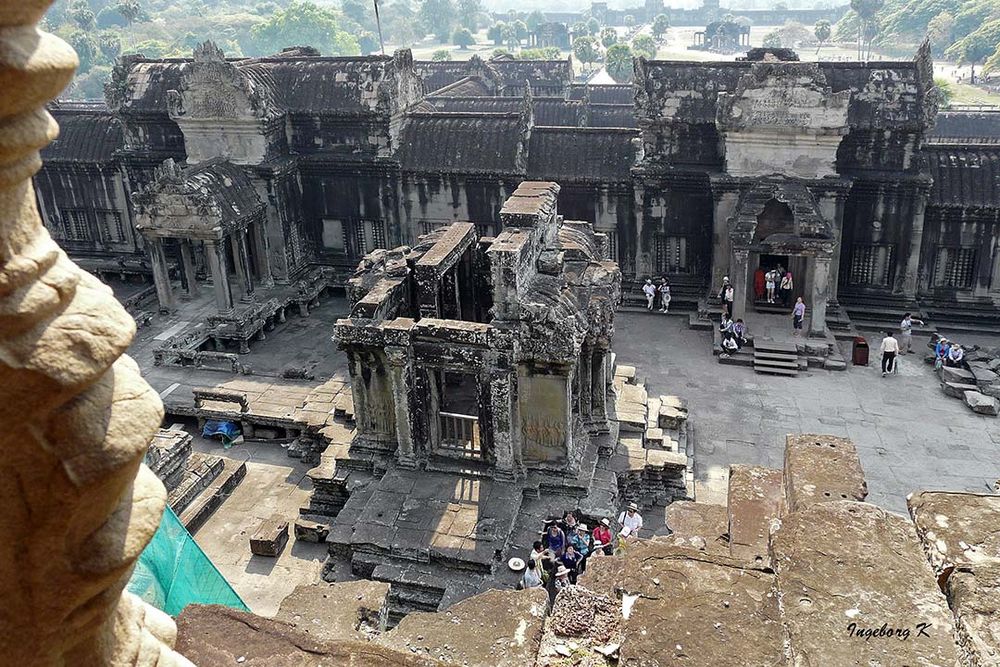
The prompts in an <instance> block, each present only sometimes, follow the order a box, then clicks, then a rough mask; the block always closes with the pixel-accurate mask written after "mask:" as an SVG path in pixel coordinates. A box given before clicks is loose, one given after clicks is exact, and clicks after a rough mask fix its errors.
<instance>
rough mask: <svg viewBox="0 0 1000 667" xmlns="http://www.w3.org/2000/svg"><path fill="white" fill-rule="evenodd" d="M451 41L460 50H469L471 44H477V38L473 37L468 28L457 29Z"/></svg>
mask: <svg viewBox="0 0 1000 667" xmlns="http://www.w3.org/2000/svg"><path fill="white" fill-rule="evenodd" d="M451 41H452V42H453V43H454V44H455V45H456V46H458V47H459V48H460V49H462V50H465V49H468V48H469V45H470V44H475V43H476V38H475V37H473V36H472V33H471V32H470V31H469V29H468V28H455V32H454V34H452V36H451Z"/></svg>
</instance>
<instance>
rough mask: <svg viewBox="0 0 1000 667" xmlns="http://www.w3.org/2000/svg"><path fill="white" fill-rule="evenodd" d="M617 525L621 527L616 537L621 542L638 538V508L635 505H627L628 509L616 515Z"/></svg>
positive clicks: (639, 520)
mask: <svg viewBox="0 0 1000 667" xmlns="http://www.w3.org/2000/svg"><path fill="white" fill-rule="evenodd" d="M618 524H619V525H620V526H621V530H619V531H618V537H619V538H621V540H622V541H625V540H628V539H635V538H637V537H639V530H640V529H641V528H642V515H641V514H639V506H638V505H636V504H635V503H629V504H628V508H626V510H625V511H624V512H622V513H621V514H620V515H618Z"/></svg>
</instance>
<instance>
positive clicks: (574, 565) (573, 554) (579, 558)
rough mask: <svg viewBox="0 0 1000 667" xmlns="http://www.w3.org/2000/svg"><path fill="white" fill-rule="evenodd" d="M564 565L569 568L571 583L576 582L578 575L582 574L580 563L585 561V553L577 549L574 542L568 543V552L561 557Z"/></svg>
mask: <svg viewBox="0 0 1000 667" xmlns="http://www.w3.org/2000/svg"><path fill="white" fill-rule="evenodd" d="M559 560H560V562H562V564H563V567H565V568H566V569H567V570H569V580H570V583H573V584H575V583H576V577H577V575H579V574H580V564H581V563H582V562H583V554H581V553H580V552H579V551H577V550H576V547H574V546H573V545H572V544H567V545H566V553H564V554H563V555H562V558H560V559H559Z"/></svg>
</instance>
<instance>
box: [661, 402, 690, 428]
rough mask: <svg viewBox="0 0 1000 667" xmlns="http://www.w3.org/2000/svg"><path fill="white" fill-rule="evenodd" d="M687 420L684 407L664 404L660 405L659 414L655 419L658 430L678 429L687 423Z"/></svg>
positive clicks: (686, 412)
mask: <svg viewBox="0 0 1000 667" xmlns="http://www.w3.org/2000/svg"><path fill="white" fill-rule="evenodd" d="M687 419H688V411H687V408H686V407H679V406H676V405H670V404H668V403H665V402H661V403H660V414H659V416H658V418H657V423H658V424H659V426H660V428H669V429H679V428H681V426H683V425H684V423H685V422H687Z"/></svg>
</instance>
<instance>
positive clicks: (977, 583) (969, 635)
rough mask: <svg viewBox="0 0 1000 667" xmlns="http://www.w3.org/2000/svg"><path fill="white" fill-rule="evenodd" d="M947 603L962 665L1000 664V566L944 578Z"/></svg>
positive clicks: (964, 568) (975, 568) (961, 569)
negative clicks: (952, 617) (998, 620)
mask: <svg viewBox="0 0 1000 667" xmlns="http://www.w3.org/2000/svg"><path fill="white" fill-rule="evenodd" d="M946 592H947V595H948V601H949V603H950V605H951V610H952V613H953V615H954V618H955V636H956V638H957V640H958V651H959V655H960V656H961V658H962V664H963V665H996V664H998V662H1000V625H998V623H997V619H998V618H1000V563H996V562H992V563H980V564H978V565H964V566H961V567H957V568H955V571H954V572H953V573H952V575H951V576H950V577H949V578H948V585H947V590H946Z"/></svg>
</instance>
